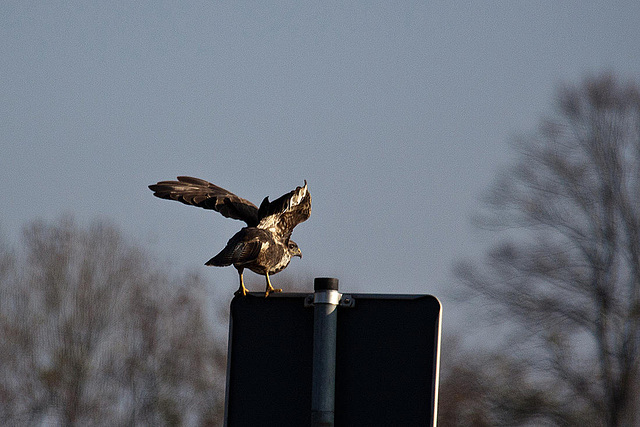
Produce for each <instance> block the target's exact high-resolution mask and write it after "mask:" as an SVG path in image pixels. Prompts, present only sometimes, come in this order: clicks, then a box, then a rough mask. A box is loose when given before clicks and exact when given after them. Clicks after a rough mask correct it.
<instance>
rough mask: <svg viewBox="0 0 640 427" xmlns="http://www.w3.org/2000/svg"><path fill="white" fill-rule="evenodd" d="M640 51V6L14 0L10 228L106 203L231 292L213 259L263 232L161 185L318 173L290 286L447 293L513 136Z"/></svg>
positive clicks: (4, 99) (5, 161)
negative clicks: (566, 91)
mask: <svg viewBox="0 0 640 427" xmlns="http://www.w3.org/2000/svg"><path fill="white" fill-rule="evenodd" d="M639 46H640V2H638V1H635V0H634V1H621V2H604V1H601V2H595V1H562V0H557V1H516V0H508V1H475V2H451V1H429V2H426V1H422V2H413V1H398V2H308V1H292V2H213V1H206V2H204V1H202V2H57V1H47V2H29V1H22V0H21V1H4V2H2V3H1V4H0V149H1V154H0V177H1V179H2V185H3V190H2V192H0V204H1V205H2V215H1V217H0V226H1V227H2V230H3V232H4V233H5V234H6V235H8V236H9V237H10V238H15V237H16V236H17V235H18V231H17V230H19V228H20V226H22V225H23V224H24V223H25V222H26V221H28V220H31V219H34V218H45V219H56V218H58V217H59V216H60V215H61V214H62V213H64V212H70V213H73V214H74V215H75V216H76V217H77V218H78V219H80V220H81V221H85V220H87V219H91V218H94V217H96V216H103V217H106V218H109V219H111V220H113V222H115V223H116V224H118V225H119V226H121V227H122V228H123V229H124V230H125V231H126V232H128V233H130V234H132V235H133V236H135V237H136V239H138V240H141V241H142V242H146V243H149V244H150V245H151V246H152V247H153V249H154V251H155V252H156V253H157V254H158V256H159V257H161V258H166V259H167V260H169V259H172V260H173V262H174V263H175V265H176V268H179V269H184V268H186V269H190V270H197V271H200V272H202V274H203V275H204V276H205V277H207V279H208V280H209V281H210V282H211V283H212V286H215V287H216V288H224V289H225V292H229V297H231V292H232V291H233V290H234V289H235V288H236V287H237V276H236V273H235V271H234V270H233V269H232V268H227V269H214V268H207V267H204V265H203V264H204V262H205V261H206V260H208V259H209V258H210V257H211V256H213V255H215V254H216V253H217V252H218V251H219V250H220V249H221V248H222V247H223V246H224V244H225V243H226V241H227V239H228V238H229V237H230V236H231V235H232V234H233V233H234V232H235V231H237V230H238V229H239V228H240V227H241V226H242V223H241V222H237V221H232V220H229V219H225V218H223V217H222V216H220V215H219V214H217V213H215V212H208V211H204V210H200V209H197V208H192V207H187V206H184V205H181V204H178V203H170V202H167V201H163V200H159V199H156V198H154V197H152V194H151V192H150V191H149V190H148V189H147V185H148V184H151V183H154V182H156V181H158V180H165V179H173V178H175V176H177V175H192V176H195V177H199V178H203V179H207V180H209V181H212V182H214V183H216V184H218V185H220V186H222V187H225V188H227V189H229V190H231V191H233V192H235V193H237V194H238V195H240V196H241V197H244V198H247V199H249V200H252V201H253V202H254V203H256V204H257V203H259V202H260V201H261V199H262V198H263V197H264V196H266V195H269V196H271V198H272V199H273V198H275V197H278V196H280V195H281V194H283V193H285V192H288V191H290V190H292V189H293V188H294V187H295V186H297V185H301V184H302V182H303V180H304V179H307V180H308V182H309V189H310V191H311V194H312V196H313V213H312V216H311V218H310V220H309V221H308V222H306V223H304V224H302V225H300V226H299V227H298V228H297V229H296V231H295V233H294V235H293V238H294V239H295V240H296V242H298V244H299V245H300V247H301V249H302V252H303V254H304V258H303V259H302V260H301V261H299V260H298V259H295V260H294V261H293V262H292V264H291V265H290V266H289V268H288V269H287V271H285V272H283V273H281V274H280V275H278V276H275V277H274V283H275V284H277V281H278V280H279V278H280V277H281V276H283V275H289V276H290V277H293V278H300V279H310V278H312V277H314V276H334V277H338V278H339V279H340V280H341V288H342V290H343V291H353V292H398V293H432V294H434V295H436V296H438V297H440V298H441V299H442V300H443V301H444V303H445V304H446V303H447V302H448V297H447V294H446V288H447V287H448V286H449V284H450V283H451V277H450V274H449V272H450V268H451V264H452V262H453V261H454V260H455V259H457V258H459V257H463V256H469V255H477V254H479V253H480V252H481V251H482V249H483V248H484V247H485V244H484V242H483V236H482V235H479V234H477V233H474V232H473V230H472V228H471V226H470V225H469V218H470V216H471V214H472V213H473V212H474V210H475V209H476V208H477V207H478V197H479V194H480V193H482V192H483V191H484V190H485V189H486V188H487V186H488V185H489V184H490V183H491V181H492V178H493V177H494V176H495V174H496V173H497V171H498V170H499V168H500V166H501V165H505V164H507V163H508V159H509V152H508V148H507V141H508V139H509V137H511V136H513V135H514V134H518V133H522V132H526V131H528V130H531V129H533V127H534V126H535V125H536V123H537V121H538V119H539V118H540V117H541V115H543V114H546V113H550V112H551V110H550V106H551V102H552V96H553V90H554V87H555V86H556V85H557V84H558V83H560V82H563V81H569V82H577V81H579V80H580V79H581V78H582V77H584V76H585V75H587V74H595V73H599V72H601V71H603V70H612V71H614V72H616V73H618V74H619V75H621V76H622V77H623V78H633V79H635V80H636V81H638V80H640V48H639ZM246 276H247V282H248V284H259V287H260V288H261V287H262V283H263V279H262V278H260V277H257V276H255V275H252V274H251V273H248V274H247V275H246ZM309 286H311V283H309ZM250 287H251V286H250ZM254 287H258V286H257V285H256V286H254Z"/></svg>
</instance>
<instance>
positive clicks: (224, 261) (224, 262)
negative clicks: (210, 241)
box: [204, 248, 233, 267]
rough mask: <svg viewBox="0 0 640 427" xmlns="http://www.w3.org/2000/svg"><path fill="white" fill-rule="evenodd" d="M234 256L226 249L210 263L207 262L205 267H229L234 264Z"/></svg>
mask: <svg viewBox="0 0 640 427" xmlns="http://www.w3.org/2000/svg"><path fill="white" fill-rule="evenodd" d="M232 255H233V253H232V252H231V251H228V250H226V248H225V249H223V250H222V251H221V252H220V253H219V254H218V255H216V256H214V257H213V258H211V259H210V260H209V261H207V262H205V263H204V265H210V266H214V267H226V266H228V265H231V263H232V262H233V259H232V258H233V256H232Z"/></svg>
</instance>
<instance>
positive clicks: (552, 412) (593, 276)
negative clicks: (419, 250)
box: [456, 74, 640, 426]
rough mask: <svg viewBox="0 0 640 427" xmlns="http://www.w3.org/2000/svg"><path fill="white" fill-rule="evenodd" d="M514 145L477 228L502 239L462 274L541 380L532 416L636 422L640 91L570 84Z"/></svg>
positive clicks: (602, 82) (615, 84)
mask: <svg viewBox="0 0 640 427" xmlns="http://www.w3.org/2000/svg"><path fill="white" fill-rule="evenodd" d="M516 147H517V149H518V154H519V158H518V161H517V162H516V163H515V165H514V166H513V167H512V168H511V169H509V170H508V171H506V172H505V173H504V174H503V175H502V176H501V178H500V179H499V180H498V181H497V182H496V183H495V185H494V186H493V187H492V188H491V191H490V193H489V196H488V197H487V199H486V207H487V209H486V211H485V212H483V214H482V215H481V217H480V221H479V223H480V225H481V226H483V227H489V228H493V229H495V230H498V231H500V233H501V235H502V236H503V237H502V240H500V243H499V244H497V245H496V246H495V247H494V248H493V249H492V250H491V251H490V252H488V254H487V257H486V260H484V261H483V262H482V263H475V264H474V263H471V262H465V263H461V264H460V265H458V267H457V269H456V271H457V275H458V277H459V278H460V280H461V282H462V283H463V284H464V285H465V289H466V291H465V293H466V294H467V296H468V297H476V298H478V300H479V301H482V302H484V303H489V305H488V307H489V308H490V309H491V313H492V314H493V315H494V316H495V317H494V321H495V322H497V323H502V324H503V325H507V326H505V327H506V328H508V329H509V330H510V331H511V333H512V337H513V338H514V340H515V341H512V342H511V343H512V344H513V345H512V346H511V347H510V348H509V350H508V351H507V352H506V353H508V354H509V355H510V356H512V357H513V358H518V359H519V361H520V362H522V366H525V367H526V369H527V372H526V373H527V375H528V378H530V379H531V380H532V381H535V382H536V383H537V385H536V386H535V387H534V388H533V389H532V393H535V392H538V391H544V396H545V404H544V405H542V406H535V405H534V406H535V407H533V406H532V407H531V408H530V412H529V415H530V418H531V419H532V418H533V417H540V416H541V415H542V416H544V417H546V418H547V419H548V420H549V421H550V422H552V423H554V424H571V425H575V423H577V422H582V421H584V419H585V417H588V418H587V419H588V423H589V425H607V426H619V425H635V423H637V422H640V417H639V416H638V412H639V411H640V407H639V405H638V402H640V400H638V398H637V396H638V391H639V390H638V385H639V377H638V374H639V367H640V366H639V364H640V362H639V361H640V347H639V346H640V342H639V341H640V91H639V90H638V88H637V86H635V85H634V84H624V83H622V82H621V81H620V80H619V79H617V78H616V77H615V76H613V75H611V74H605V75H601V76H597V77H591V78H587V79H585V80H584V81H583V82H582V83H581V84H580V85H578V86H565V87H562V88H560V89H559V91H558V98H557V104H556V110H555V114H554V115H553V116H552V117H550V118H547V119H545V120H543V121H542V122H541V124H540V126H539V128H538V129H537V132H536V133H535V134H533V135H531V136H529V137H525V138H522V139H520V140H519V141H516ZM516 339H517V340H516ZM516 341H517V343H518V345H517V346H516V345H515V344H516ZM524 410H525V411H526V405H525V407H524ZM525 418H526V417H525ZM523 422H524V421H523Z"/></svg>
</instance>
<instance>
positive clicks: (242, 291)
mask: <svg viewBox="0 0 640 427" xmlns="http://www.w3.org/2000/svg"><path fill="white" fill-rule="evenodd" d="M243 270H244V269H243V268H239V269H238V275H239V276H240V287H239V288H238V290H237V291H235V292H234V293H233V294H234V295H242V296H247V292H249V291H248V290H247V288H245V287H244V279H243V278H242V271H243Z"/></svg>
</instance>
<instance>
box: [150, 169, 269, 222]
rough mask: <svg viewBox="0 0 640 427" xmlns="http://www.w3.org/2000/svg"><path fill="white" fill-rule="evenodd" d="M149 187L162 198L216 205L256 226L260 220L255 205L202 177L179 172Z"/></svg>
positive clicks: (209, 205)
mask: <svg viewBox="0 0 640 427" xmlns="http://www.w3.org/2000/svg"><path fill="white" fill-rule="evenodd" d="M149 188H150V189H151V191H153V195H154V196H156V197H160V198H161V199H167V200H177V201H179V202H182V203H184V204H187V205H193V206H198V207H201V208H204V209H213V210H214V211H218V212H220V213H221V214H222V215H224V216H226V217H227V218H233V219H239V220H242V221H244V222H246V223H247V225H248V226H249V227H255V226H256V225H258V222H259V220H258V208H257V206H256V205H254V204H253V203H251V202H250V201H248V200H245V199H243V198H240V197H238V196H236V195H235V194H233V193H231V192H230V191H228V190H225V189H224V188H221V187H218V186H217V185H214V184H212V183H210V182H208V181H205V180H203V179H198V178H192V177H190V176H179V177H178V180H177V181H160V182H158V183H157V184H153V185H150V186H149Z"/></svg>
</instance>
